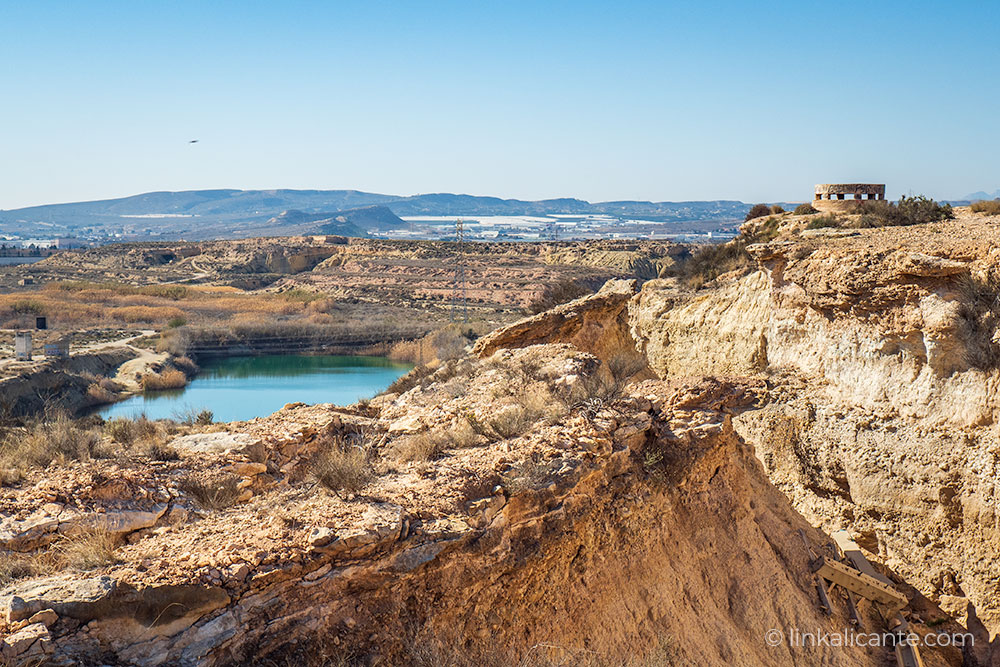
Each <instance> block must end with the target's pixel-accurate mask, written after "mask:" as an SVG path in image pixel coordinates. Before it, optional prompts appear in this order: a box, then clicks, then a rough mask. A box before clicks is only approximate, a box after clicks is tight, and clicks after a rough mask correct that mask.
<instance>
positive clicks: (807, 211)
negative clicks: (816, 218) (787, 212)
mask: <svg viewBox="0 0 1000 667" xmlns="http://www.w3.org/2000/svg"><path fill="white" fill-rule="evenodd" d="M814 213H819V211H817V210H816V209H814V208H813V207H812V204H799V205H798V206H796V207H795V210H794V211H792V214H793V215H812V214H814Z"/></svg>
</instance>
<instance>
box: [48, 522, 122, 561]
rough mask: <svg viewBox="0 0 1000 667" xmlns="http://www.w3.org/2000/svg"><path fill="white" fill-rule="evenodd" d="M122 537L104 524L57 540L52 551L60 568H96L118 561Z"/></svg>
mask: <svg viewBox="0 0 1000 667" xmlns="http://www.w3.org/2000/svg"><path fill="white" fill-rule="evenodd" d="M120 545H121V537H120V536H119V535H118V534H116V533H112V532H111V531H109V530H108V529H107V528H105V527H103V526H95V527H92V528H88V529H86V530H82V531H80V532H78V533H76V534H73V535H67V536H64V537H62V538H60V539H59V540H58V541H57V542H55V543H54V544H53V545H52V547H51V549H50V551H51V552H52V553H53V554H54V556H55V561H56V566H57V568H58V569H65V568H72V569H74V570H94V569H97V568H99V567H106V566H108V565H111V564H113V563H116V562H118V557H117V554H116V550H117V549H118V547H119V546H120Z"/></svg>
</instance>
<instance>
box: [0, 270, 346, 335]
mask: <svg viewBox="0 0 1000 667" xmlns="http://www.w3.org/2000/svg"><path fill="white" fill-rule="evenodd" d="M336 308H337V304H336V303H335V302H333V301H331V300H329V299H327V298H325V297H324V296H323V295H321V294H316V293H312V292H303V291H302V290H289V291H286V292H284V293H274V292H266V293H260V292H255V293H243V292H240V291H239V290H234V289H232V288H225V287H202V288H199V287H194V286H184V285H146V286H135V285H124V284H121V283H112V282H107V283H103V282H102V283H98V282H89V281H64V282H53V283H47V284H45V285H44V286H42V288H41V289H39V290H37V291H36V292H35V293H34V294H33V295H32V297H31V298H30V299H25V298H24V296H23V294H21V295H18V294H16V293H14V294H0V321H4V320H8V319H10V318H12V317H15V316H17V315H25V314H28V315H52V316H56V315H58V318H59V322H60V323H61V324H62V325H68V326H77V327H79V326H99V325H106V326H114V325H121V324H144V325H151V326H156V327H163V328H165V327H167V326H168V325H169V324H170V323H171V322H173V323H174V324H175V325H176V324H177V323H179V322H181V321H183V322H191V323H197V324H202V325H204V324H209V323H213V322H215V323H218V322H228V321H231V320H232V319H233V318H234V317H236V316H238V315H249V316H250V317H252V318H253V319H252V320H251V321H259V316H260V315H273V316H283V317H288V316H298V317H308V316H310V315H321V314H327V313H330V312H332V311H334V310H336Z"/></svg>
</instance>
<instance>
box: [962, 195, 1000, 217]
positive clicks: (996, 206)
mask: <svg viewBox="0 0 1000 667" xmlns="http://www.w3.org/2000/svg"><path fill="white" fill-rule="evenodd" d="M969 208H970V209H971V210H972V212H973V213H985V214H986V215H1000V199H993V200H990V201H977V202H973V203H972V205H971V206H969Z"/></svg>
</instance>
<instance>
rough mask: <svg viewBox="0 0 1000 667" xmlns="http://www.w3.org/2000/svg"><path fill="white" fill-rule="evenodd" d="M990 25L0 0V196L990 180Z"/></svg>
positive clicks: (592, 196) (650, 189) (628, 189)
mask: <svg viewBox="0 0 1000 667" xmlns="http://www.w3.org/2000/svg"><path fill="white" fill-rule="evenodd" d="M998 24H1000V3H997V2H962V1H959V2H919V1H914V0H908V1H906V2H903V1H885V2H839V3H830V2H808V1H798V2H772V3H765V2H705V1H702V2H631V1H628V0H624V1H621V2H617V3H610V2H608V3H591V2H585V1H581V0H577V1H575V2H543V1H537V0H536V1H534V2H519V1H511V0H507V1H504V2H477V1H474V0H465V1H464V2H434V3H422V2H398V3H393V2H377V1H374V0H368V1H366V2H280V3H279V2H250V1H248V2H135V1H129V2H100V1H94V2H46V1H44V0H38V1H32V2H15V1H14V0H0V63H2V64H0V208H8V209H9V208H14V207H18V206H25V205H31V204H39V203H51V202H57V201H73V200H82V199H98V198H105V197H115V196H123V195H129V194H135V193H139V192H143V191H148V190H183V189H201V188H223V187H231V188H331V189H340V188H353V189H359V190H367V191H374V192H385V193H392V194H416V193H425V192H463V193H470V194H489V195H498V196H503V197H519V198H529V199H535V198H544V197H558V196H573V197H580V198H583V199H588V200H591V201H599V200H609V199H651V200H682V199H716V198H726V199H742V200H744V201H762V200H771V201H774V200H798V199H804V198H808V197H809V196H810V193H811V190H812V185H813V184H814V183H816V182H820V181H823V182H842V181H855V180H857V181H877V182H886V183H887V184H888V189H889V195H890V196H898V195H899V194H901V193H907V192H914V193H927V194H929V195H932V196H936V197H955V196H960V195H962V194H965V193H967V192H970V191H973V190H979V189H988V190H991V191H992V190H993V189H995V188H1000V132H998V127H997V121H998V119H1000V86H998V85H997V80H998V70H1000V39H997V35H996V27H997V25H998ZM190 139H199V140H200V143H197V144H188V143H187V142H188V141H189V140H190Z"/></svg>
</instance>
